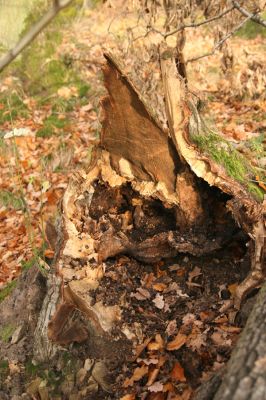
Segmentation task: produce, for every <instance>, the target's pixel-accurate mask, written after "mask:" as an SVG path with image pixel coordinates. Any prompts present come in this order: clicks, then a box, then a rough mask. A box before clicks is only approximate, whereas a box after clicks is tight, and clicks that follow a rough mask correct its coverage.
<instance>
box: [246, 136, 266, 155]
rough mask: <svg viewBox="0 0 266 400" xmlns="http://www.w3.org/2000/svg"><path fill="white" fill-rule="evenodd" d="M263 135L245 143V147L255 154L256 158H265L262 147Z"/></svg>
mask: <svg viewBox="0 0 266 400" xmlns="http://www.w3.org/2000/svg"><path fill="white" fill-rule="evenodd" d="M264 138H265V134H264V133H261V134H260V135H259V136H257V137H255V138H252V139H250V140H247V141H246V144H247V146H248V147H249V148H250V149H251V150H252V151H253V152H255V153H256V155H257V157H259V158H260V157H265V156H266V151H265V148H264V145H263V141H264Z"/></svg>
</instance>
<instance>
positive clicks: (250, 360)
mask: <svg viewBox="0 0 266 400" xmlns="http://www.w3.org/2000/svg"><path fill="white" fill-rule="evenodd" d="M265 398H266V285H264V286H263V288H262V289H261V290H260V293H259V294H258V298H257V300H256V303H255V306H254V308H253V310H252V312H251V314H250V317H249V319H248V321H247V324H246V326H245V329H244V331H243V332H242V334H241V337H240V339H239V341H238V343H237V346H236V348H235V350H234V351H233V353H232V356H231V360H230V361H229V363H228V366H227V372H226V374H225V377H224V379H223V382H222V384H221V386H220V388H219V390H218V392H217V393H216V395H215V396H214V400H264V399H265Z"/></svg>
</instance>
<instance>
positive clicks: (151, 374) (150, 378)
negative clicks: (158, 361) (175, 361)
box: [147, 368, 163, 392]
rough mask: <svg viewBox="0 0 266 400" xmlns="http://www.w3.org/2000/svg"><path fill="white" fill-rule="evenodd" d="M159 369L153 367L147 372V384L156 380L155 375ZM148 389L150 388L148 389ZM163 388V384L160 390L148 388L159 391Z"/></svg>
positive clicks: (149, 384) (151, 383)
mask: <svg viewBox="0 0 266 400" xmlns="http://www.w3.org/2000/svg"><path fill="white" fill-rule="evenodd" d="M159 371H160V369H159V368H154V369H152V370H151V371H150V372H149V377H148V382H147V386H151V385H153V383H154V382H155V381H156V379H157V376H158V374H159ZM149 390H150V389H149ZM162 390H163V385H162V387H161V389H160V390H150V391H151V392H160V391H162Z"/></svg>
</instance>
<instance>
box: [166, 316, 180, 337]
mask: <svg viewBox="0 0 266 400" xmlns="http://www.w3.org/2000/svg"><path fill="white" fill-rule="evenodd" d="M176 329H177V325H176V320H175V319H174V320H172V321H170V322H169V323H168V325H167V328H166V330H165V332H166V333H167V335H168V336H173V335H174V333H175V332H176Z"/></svg>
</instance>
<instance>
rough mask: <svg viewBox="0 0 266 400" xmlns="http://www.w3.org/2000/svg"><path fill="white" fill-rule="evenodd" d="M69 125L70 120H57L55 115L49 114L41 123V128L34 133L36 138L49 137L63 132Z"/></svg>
mask: <svg viewBox="0 0 266 400" xmlns="http://www.w3.org/2000/svg"><path fill="white" fill-rule="evenodd" d="M69 124H70V120H69V119H67V118H65V119H59V118H58V116H57V115H56V114H51V115H50V116H49V117H47V118H46V119H45V120H44V122H43V127H42V128H41V129H39V130H38V131H37V132H36V136H37V137H43V138H45V137H51V136H52V135H54V134H55V133H56V132H58V131H61V132H62V131H63V130H64V129H65V128H66V127H67V126H68V125H69Z"/></svg>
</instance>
